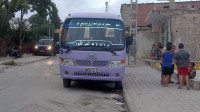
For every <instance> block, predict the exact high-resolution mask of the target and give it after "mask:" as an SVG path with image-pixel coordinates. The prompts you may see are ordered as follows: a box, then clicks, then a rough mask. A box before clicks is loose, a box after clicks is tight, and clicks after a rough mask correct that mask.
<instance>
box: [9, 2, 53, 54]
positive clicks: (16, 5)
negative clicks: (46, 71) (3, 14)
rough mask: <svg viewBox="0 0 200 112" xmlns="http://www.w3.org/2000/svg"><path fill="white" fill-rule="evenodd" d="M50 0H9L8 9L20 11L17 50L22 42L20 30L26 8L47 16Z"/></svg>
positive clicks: (26, 11)
mask: <svg viewBox="0 0 200 112" xmlns="http://www.w3.org/2000/svg"><path fill="white" fill-rule="evenodd" d="M50 4H51V0H11V1H10V2H9V9H10V10H11V11H12V12H18V11H20V21H19V26H20V28H19V29H20V31H19V32H20V33H19V50H20V51H21V44H22V30H23V18H24V14H27V13H28V10H31V11H37V12H38V14H40V15H42V16H47V14H48V12H49V11H48V10H50Z"/></svg>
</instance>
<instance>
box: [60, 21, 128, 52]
mask: <svg viewBox="0 0 200 112" xmlns="http://www.w3.org/2000/svg"><path fill="white" fill-rule="evenodd" d="M61 46H62V48H65V49H70V50H87V51H105V48H106V49H107V50H110V51H122V50H124V49H125V38H124V26H123V23H122V21H120V20H114V19H93V18H84V19H83V18H77V19H76V18H75V19H67V20H66V21H65V23H64V26H63V32H62V37H61Z"/></svg>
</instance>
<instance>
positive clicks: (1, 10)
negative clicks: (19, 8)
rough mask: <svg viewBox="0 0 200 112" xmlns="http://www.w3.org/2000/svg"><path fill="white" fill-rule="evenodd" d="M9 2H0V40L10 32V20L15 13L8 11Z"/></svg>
mask: <svg viewBox="0 0 200 112" xmlns="http://www.w3.org/2000/svg"><path fill="white" fill-rule="evenodd" d="M7 3H8V1H7V0H5V1H3V2H0V17H1V21H0V38H2V37H4V36H5V35H6V34H7V32H8V31H9V20H10V19H11V18H12V15H13V13H12V12H9V11H8V10H7V8H8V7H7Z"/></svg>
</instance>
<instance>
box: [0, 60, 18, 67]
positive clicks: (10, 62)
mask: <svg viewBox="0 0 200 112" xmlns="http://www.w3.org/2000/svg"><path fill="white" fill-rule="evenodd" d="M2 64H3V65H10V66H16V65H17V63H15V62H14V61H13V60H12V61H8V62H5V63H2Z"/></svg>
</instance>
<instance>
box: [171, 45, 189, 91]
mask: <svg viewBox="0 0 200 112" xmlns="http://www.w3.org/2000/svg"><path fill="white" fill-rule="evenodd" d="M178 47H179V51H178V52H177V53H176V54H175V56H174V59H175V63H176V65H177V67H178V76H179V82H180V84H179V87H178V89H182V86H183V83H184V80H185V81H186V84H187V89H188V90H190V86H189V79H188V66H189V64H190V61H191V59H190V55H189V53H188V52H187V51H186V50H184V44H183V43H180V44H179V46H178Z"/></svg>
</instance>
